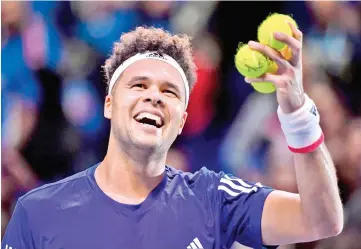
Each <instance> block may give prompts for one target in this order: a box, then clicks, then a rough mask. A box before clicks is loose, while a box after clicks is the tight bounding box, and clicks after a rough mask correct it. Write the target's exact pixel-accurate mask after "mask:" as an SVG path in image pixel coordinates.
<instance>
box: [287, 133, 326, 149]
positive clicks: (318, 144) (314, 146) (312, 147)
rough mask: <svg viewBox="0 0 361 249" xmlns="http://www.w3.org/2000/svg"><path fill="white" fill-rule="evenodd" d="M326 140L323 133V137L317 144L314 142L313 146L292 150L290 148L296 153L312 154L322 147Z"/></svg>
mask: <svg viewBox="0 0 361 249" xmlns="http://www.w3.org/2000/svg"><path fill="white" fill-rule="evenodd" d="M324 139H325V136H324V135H323V133H321V136H320V138H319V139H317V141H316V142H314V143H313V144H311V145H309V146H306V147H303V148H292V147H290V146H288V148H289V149H290V150H291V151H292V152H295V153H308V152H312V151H314V150H315V149H317V147H318V146H320V144H322V142H323V140H324Z"/></svg>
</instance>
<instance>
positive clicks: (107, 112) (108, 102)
mask: <svg viewBox="0 0 361 249" xmlns="http://www.w3.org/2000/svg"><path fill="white" fill-rule="evenodd" d="M112 101H113V99H112V96H111V95H107V96H106V97H105V101H104V117H106V118H107V119H111V118H112Z"/></svg>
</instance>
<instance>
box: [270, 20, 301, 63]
mask: <svg viewBox="0 0 361 249" xmlns="http://www.w3.org/2000/svg"><path fill="white" fill-rule="evenodd" d="M288 24H289V26H290V28H291V30H292V33H293V36H289V35H286V34H284V33H280V32H275V33H274V38H275V39H277V40H278V41H281V42H283V43H285V44H287V45H288V46H289V47H290V49H291V51H292V57H291V59H290V63H291V65H294V66H297V65H298V64H299V63H300V62H301V60H300V59H301V57H302V37H303V35H302V32H301V31H300V30H299V29H298V28H296V26H295V25H293V24H292V23H290V22H288Z"/></svg>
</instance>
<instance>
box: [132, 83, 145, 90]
mask: <svg viewBox="0 0 361 249" xmlns="http://www.w3.org/2000/svg"><path fill="white" fill-rule="evenodd" d="M133 87H136V88H143V89H145V88H146V86H145V84H141V83H139V84H135V85H133Z"/></svg>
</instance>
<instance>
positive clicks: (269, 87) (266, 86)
mask: <svg viewBox="0 0 361 249" xmlns="http://www.w3.org/2000/svg"><path fill="white" fill-rule="evenodd" d="M270 62H271V63H270V65H269V67H268V69H267V73H276V72H277V70H278V67H277V64H276V63H275V62H274V61H270ZM251 85H252V87H253V88H254V90H256V91H257V92H260V93H273V92H275V91H276V87H275V86H274V85H273V84H272V83H271V82H256V83H252V84H251Z"/></svg>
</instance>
